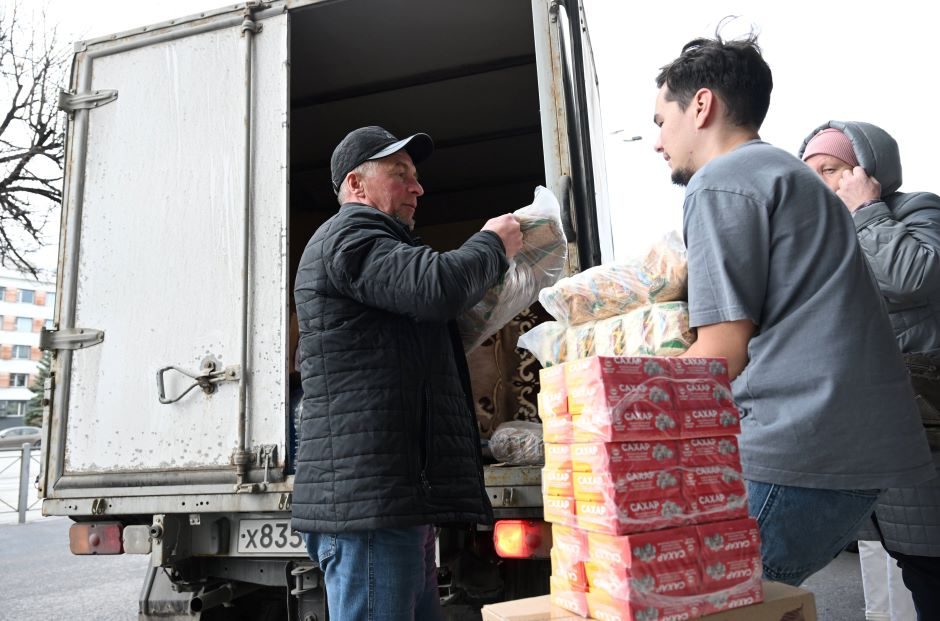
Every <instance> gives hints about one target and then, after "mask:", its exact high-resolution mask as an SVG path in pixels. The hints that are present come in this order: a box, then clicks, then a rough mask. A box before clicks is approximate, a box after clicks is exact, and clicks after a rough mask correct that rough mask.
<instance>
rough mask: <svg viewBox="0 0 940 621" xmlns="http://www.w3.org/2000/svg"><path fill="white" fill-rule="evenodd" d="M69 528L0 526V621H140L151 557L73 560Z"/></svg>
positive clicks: (52, 522)
mask: <svg viewBox="0 0 940 621" xmlns="http://www.w3.org/2000/svg"><path fill="white" fill-rule="evenodd" d="M71 524H72V522H71V520H69V519H68V518H62V517H54V518H37V519H31V520H29V521H28V522H27V523H26V524H15V523H14V524H0V585H3V586H2V591H3V597H2V600H0V601H2V603H0V621H39V620H48V619H67V620H68V621H136V619H137V597H138V593H139V591H140V587H141V585H142V584H143V578H144V572H145V571H146V567H147V564H148V560H149V557H145V556H136V555H121V556H73V555H72V554H71V553H70V552H69V537H68V529H69V526H70V525H71Z"/></svg>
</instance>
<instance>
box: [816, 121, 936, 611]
mask: <svg viewBox="0 0 940 621" xmlns="http://www.w3.org/2000/svg"><path fill="white" fill-rule="evenodd" d="M800 157H801V158H802V159H803V161H804V162H806V164H807V165H809V166H810V167H811V168H812V169H813V170H815V171H816V173H817V174H819V176H820V177H821V178H822V179H823V181H824V182H825V183H826V185H827V186H829V188H830V189H831V190H832V191H833V192H835V193H836V194H837V195H838V196H839V198H841V199H842V202H843V203H845V206H846V208H847V209H848V211H849V213H851V214H852V219H853V220H854V222H855V229H856V233H857V235H858V240H859V244H860V246H861V247H862V250H863V251H864V253H865V256H866V258H867V259H868V263H869V266H870V267H871V271H872V273H873V275H874V277H875V280H876V281H877V282H878V286H879V287H880V288H881V292H882V294H883V295H884V298H885V303H886V306H887V310H888V315H889V317H890V319H891V324H892V326H893V327H894V333H895V336H896V337H897V340H898V345H899V346H900V348H901V351H902V352H904V354H905V360H906V361H907V363H908V369H909V370H910V371H911V378H912V382H913V384H914V389H915V392H916V393H917V401H918V405H919V406H920V409H921V414H922V418H923V421H924V426H925V429H926V432H927V435H928V439H929V441H930V445H931V449H932V451H933V456H934V463H935V464H937V465H938V475H940V197H938V196H937V195H936V194H932V193H929V192H909V193H905V192H899V191H898V188H900V187H901V157H900V153H899V151H898V145H897V142H896V141H895V140H894V139H893V138H892V137H891V136H890V135H889V134H888V133H887V132H886V131H884V130H883V129H881V128H880V127H877V126H875V125H871V124H869V123H860V122H840V121H829V122H828V123H826V124H824V125H822V126H820V127H818V128H816V129H815V130H813V132H812V133H811V134H810V135H809V136H808V137H807V138H806V140H805V141H804V142H803V146H802V147H801V148H800ZM859 338H864V336H863V335H860V336H859ZM873 517H874V518H875V519H874V520H873V522H872V526H873V527H874V526H875V525H877V528H878V529H880V531H881V537H879V536H878V531H876V530H875V529H874V528H868V529H863V532H862V533H860V534H859V538H860V539H862V540H863V541H862V542H861V543H860V545H859V551H860V555H861V559H862V580H863V586H864V590H865V599H866V605H865V608H866V613H865V614H866V618H868V619H887V620H893V621H902V620H905V621H906V620H907V619H911V618H912V617H913V614H912V613H911V612H910V604H908V605H907V608H906V610H905V603H904V597H903V593H902V597H896V595H897V593H896V592H892V593H891V595H890V602H889V607H888V609H889V610H890V612H878V611H876V610H875V609H876V608H877V607H878V606H877V603H876V602H875V601H874V600H875V599H876V598H875V596H876V595H878V593H877V592H878V591H881V594H883V596H884V595H887V594H886V593H885V591H884V590H882V589H879V588H878V587H882V586H883V585H884V583H885V582H888V580H886V577H885V576H886V571H887V574H888V576H890V575H891V573H892V572H894V573H895V574H896V572H897V568H898V567H900V570H901V577H902V578H903V581H904V584H905V585H906V586H907V588H908V589H910V591H911V594H912V596H913V603H914V607H915V608H916V610H917V618H918V619H919V620H920V621H926V620H927V619H940V476H938V478H935V479H933V480H932V481H929V482H927V483H923V484H921V485H918V486H916V487H908V488H895V489H890V490H888V491H886V492H885V493H884V494H883V495H882V496H881V498H880V500H879V503H878V505H877V507H876V509H875V514H874V516H873ZM879 538H880V539H882V540H883V542H884V544H885V547H886V548H887V550H888V553H889V554H890V555H891V556H892V557H893V558H894V559H896V560H897V564H895V563H894V561H891V560H890V559H888V558H887V556H885V555H884V552H883V549H880V545H878V542H877V541H864V540H877V539H879ZM895 580H896V577H895ZM888 588H889V589H890V586H889V587H888Z"/></svg>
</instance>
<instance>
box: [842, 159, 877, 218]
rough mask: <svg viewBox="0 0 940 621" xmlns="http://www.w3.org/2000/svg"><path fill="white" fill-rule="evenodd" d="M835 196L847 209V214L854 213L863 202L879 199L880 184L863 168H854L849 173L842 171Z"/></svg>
mask: <svg viewBox="0 0 940 621" xmlns="http://www.w3.org/2000/svg"><path fill="white" fill-rule="evenodd" d="M836 194H838V195H839V198H841V199H842V202H843V203H845V206H846V207H848V209H849V212H850V213H855V211H856V210H857V209H858V208H859V207H861V206H862V203H864V202H865V201H870V200H875V199H879V198H881V184H880V183H878V180H877V179H875V178H874V177H869V176H868V173H866V172H865V169H864V168H862V167H861V166H856V167H855V168H853V169H852V170H851V172H850V171H848V170H844V171H842V179H840V180H839V189H838V190H837V191H836Z"/></svg>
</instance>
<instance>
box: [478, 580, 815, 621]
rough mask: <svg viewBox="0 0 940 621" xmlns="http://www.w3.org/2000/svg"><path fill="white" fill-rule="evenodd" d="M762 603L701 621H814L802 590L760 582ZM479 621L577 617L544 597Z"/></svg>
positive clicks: (505, 606)
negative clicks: (762, 596) (795, 620)
mask: <svg viewBox="0 0 940 621" xmlns="http://www.w3.org/2000/svg"><path fill="white" fill-rule="evenodd" d="M763 587H764V602H763V603H762V604H756V605H753V606H745V607H744V608H736V609H733V610H726V611H724V612H719V613H717V614H714V615H709V616H707V617H701V619H702V620H703V621H788V620H790V619H800V620H801V621H816V600H815V598H814V597H813V594H812V593H810V592H809V591H806V590H804V589H799V588H796V587H791V586H787V585H785V584H780V583H779V582H764V583H763ZM482 612H483V621H576V620H579V619H581V617H579V616H577V615H575V614H573V613H571V612H568V611H567V610H562V609H560V608H556V607H553V606H552V605H551V603H550V601H549V596H548V595H543V596H541V597H530V598H527V599H519V600H516V601H512V602H501V603H499V604H488V605H486V606H484V607H483V611H482Z"/></svg>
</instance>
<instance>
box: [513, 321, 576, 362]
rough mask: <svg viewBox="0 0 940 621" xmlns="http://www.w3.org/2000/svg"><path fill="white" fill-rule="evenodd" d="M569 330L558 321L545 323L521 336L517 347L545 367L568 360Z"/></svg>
mask: <svg viewBox="0 0 940 621" xmlns="http://www.w3.org/2000/svg"><path fill="white" fill-rule="evenodd" d="M566 335H567V328H566V326H565V324H563V323H559V322H557V321H543V322H542V323H540V324H538V325H537V326H534V327H533V328H532V329H530V330H529V331H528V332H525V333H524V334H522V335H520V336H519V340H518V341H517V344H516V346H517V347H519V348H521V349H525V350H527V351H529V352H531V353H532V355H533V356H535V358H536V360H538V361H539V364H540V365H542V366H543V367H551V366H554V365H556V364H561V363H562V362H564V361H565V360H567V359H568V345H567V339H566Z"/></svg>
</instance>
